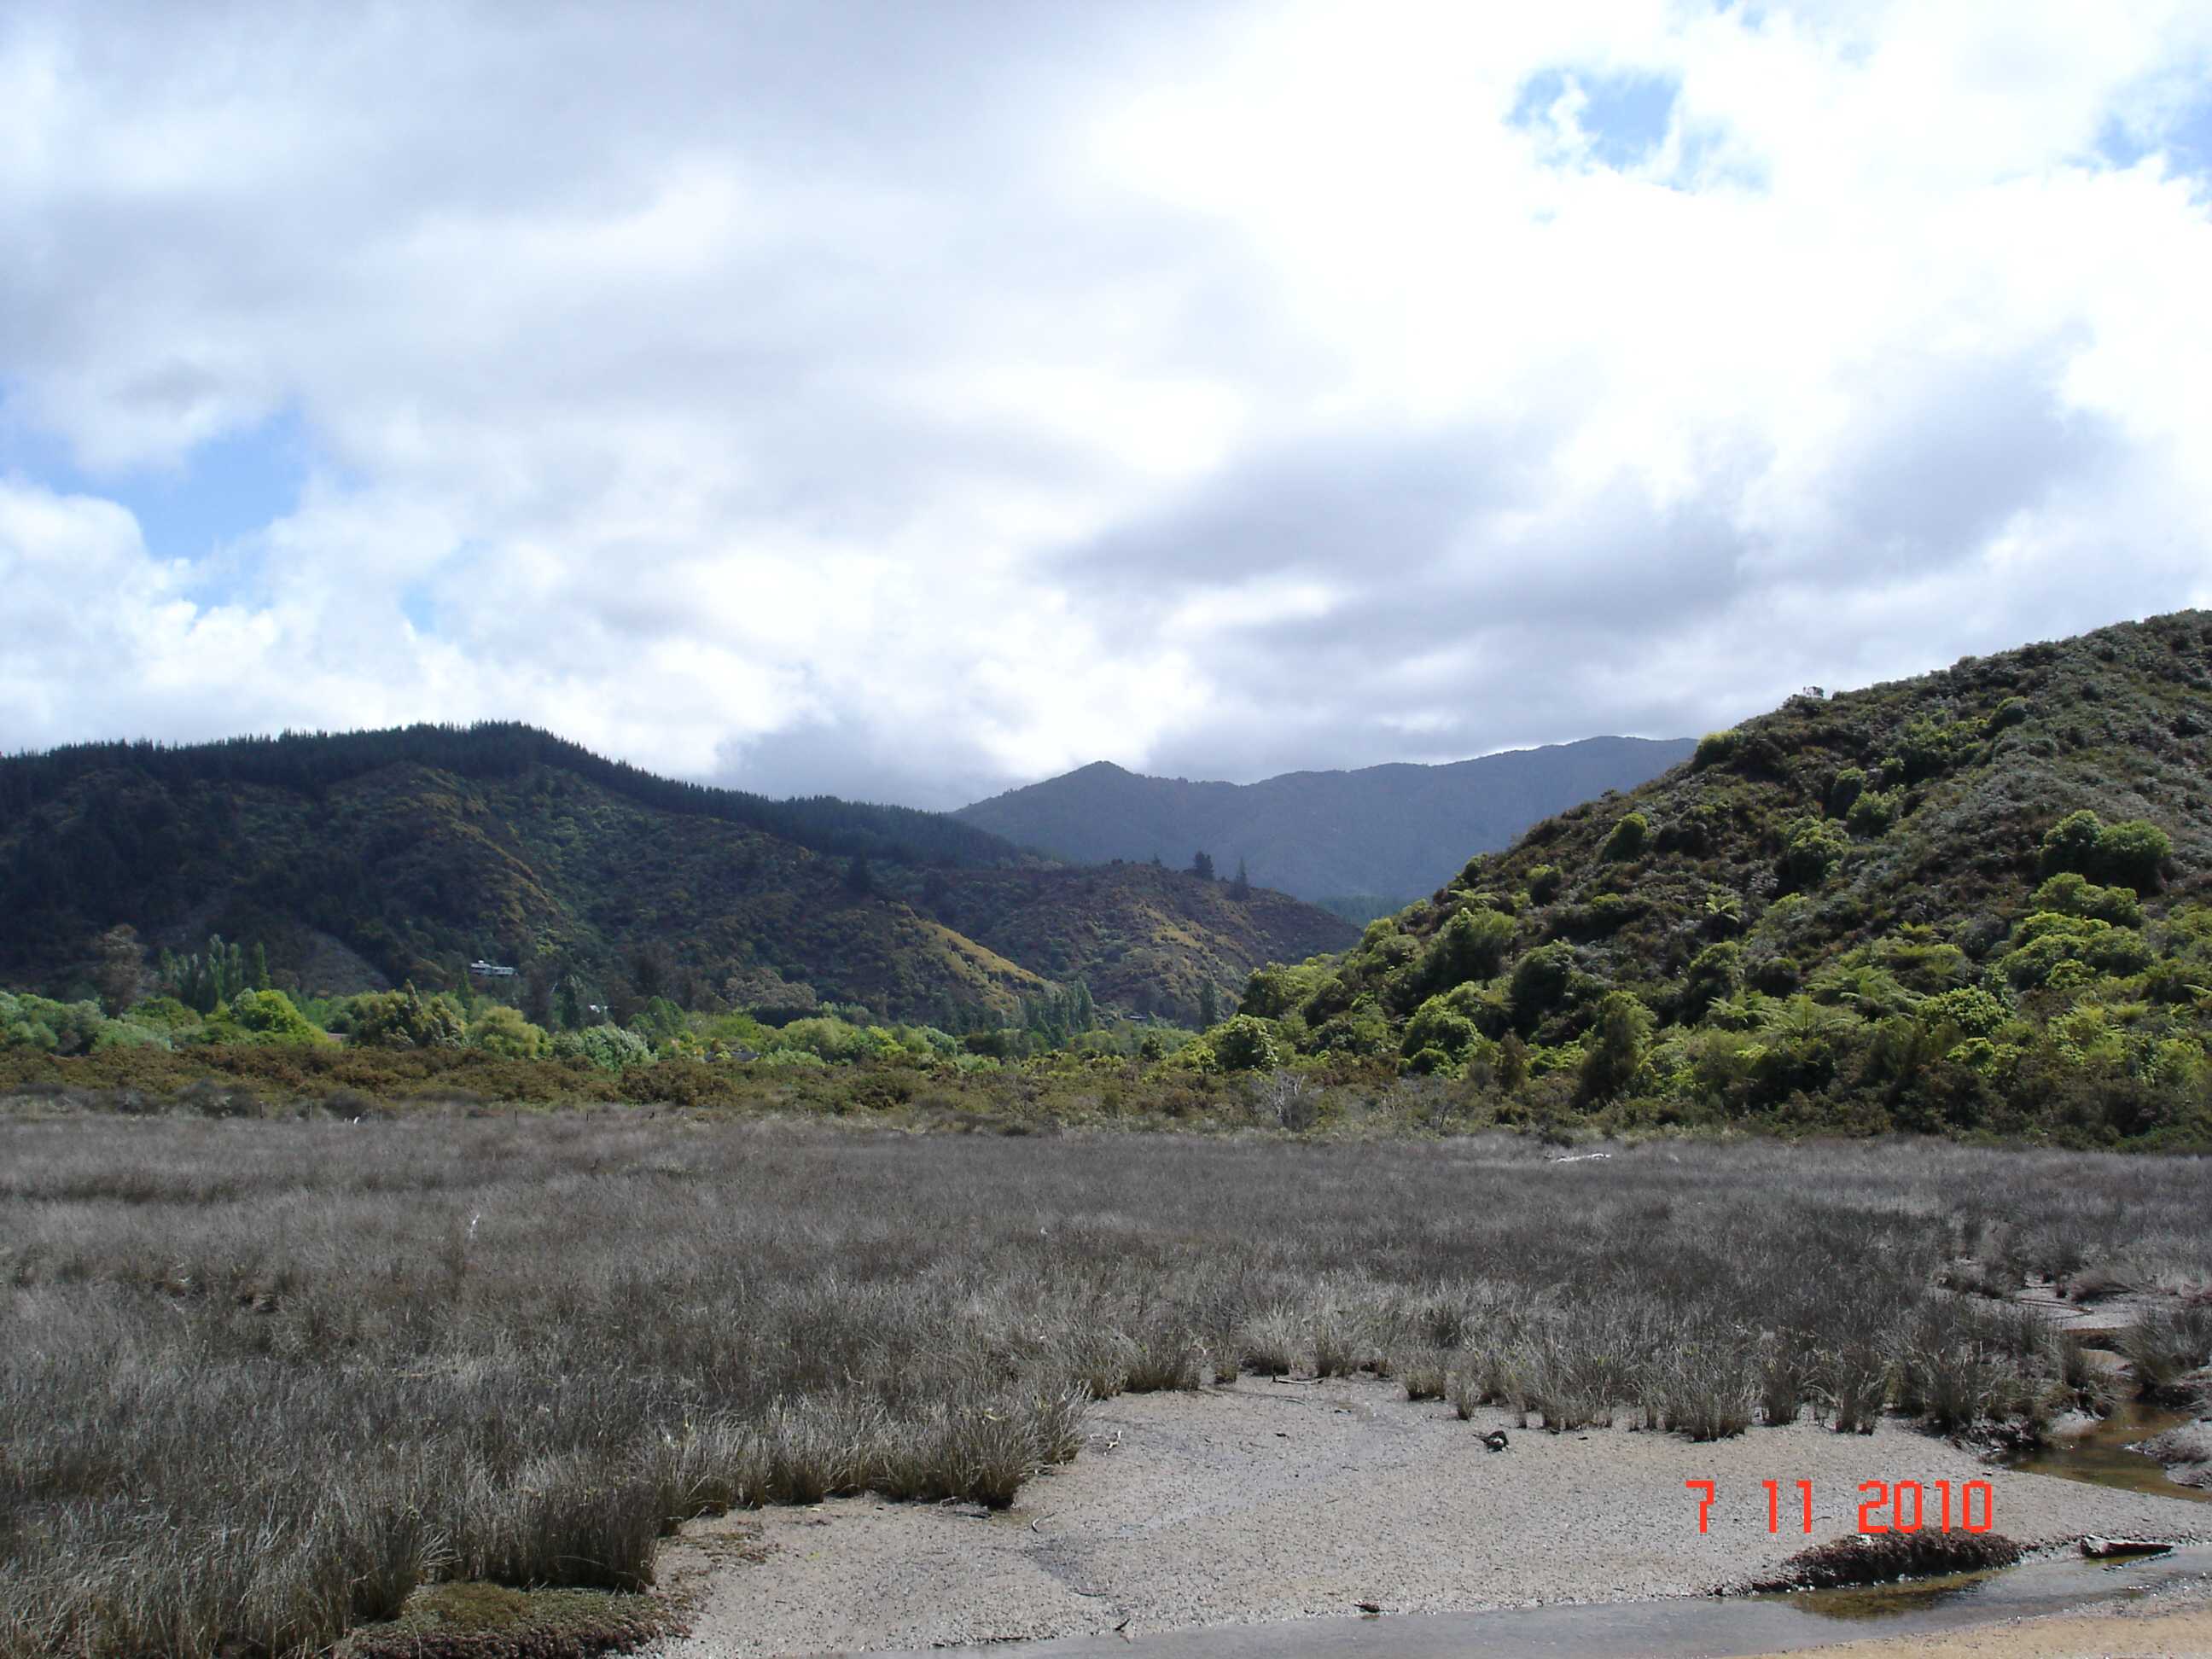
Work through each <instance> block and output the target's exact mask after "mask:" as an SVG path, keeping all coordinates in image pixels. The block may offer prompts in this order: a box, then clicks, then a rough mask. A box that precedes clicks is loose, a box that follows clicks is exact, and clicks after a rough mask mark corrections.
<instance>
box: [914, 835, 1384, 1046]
mask: <svg viewBox="0 0 2212 1659" xmlns="http://www.w3.org/2000/svg"><path fill="white" fill-rule="evenodd" d="M929 884H930V886H932V887H933V889H934V890H936V893H937V898H936V902H935V903H934V904H933V906H932V907H930V913H931V914H932V915H935V916H937V917H938V918H939V919H940V920H942V921H944V922H945V924H946V925H948V926H949V927H954V928H956V929H957V930H958V931H959V932H960V933H963V934H965V935H966V936H968V937H969V938H970V939H977V940H979V941H981V942H982V943H984V944H986V945H989V946H990V947H991V948H992V949H994V950H995V951H999V952H1000V953H1001V954H1002V955H1005V956H1007V957H1012V958H1013V959H1014V960H1016V961H1018V962H1021V963H1025V964H1027V965H1029V966H1030V967H1032V968H1034V969H1036V970H1037V971H1039V972H1041V973H1042V974H1044V975H1046V976H1047V977H1048V978H1052V979H1058V980H1061V981H1069V980H1073V979H1078V978H1080V979H1082V980H1083V981H1085V982H1086V983H1087V984H1088V985H1089V986H1090V987H1091V994H1093V995H1094V996H1095V997H1096V998H1097V1000H1098V1002H1099V1003H1100V1005H1101V1006H1105V1007H1109V1008H1118V1009H1122V1010H1125V1011H1127V1012H1134V1013H1143V1014H1152V1015H1155V1016H1158V1017H1161V1018H1168V1019H1172V1020H1175V1021H1176V1022H1178V1023H1188V1022H1190V1021H1193V1020H1195V1019H1198V1018H1200V1017H1201V1013H1202V1011H1203V1008H1204V1006H1205V1005H1204V1001H1203V999H1204V995H1205V989H1206V987H1209V986H1210V987H1212V988H1213V990H1214V992H1215V994H1216V1000H1217V1006H1219V1007H1221V1008H1224V1009H1226V1008H1230V1007H1233V1006H1235V1004H1236V1000H1237V991H1238V990H1239V989H1240V988H1241V987H1243V983H1244V980H1245V976H1246V975H1247V974H1248V973H1249V971H1250V969H1251V966H1252V964H1254V963H1264V962H1269V961H1276V960H1279V959H1281V958H1282V957H1284V956H1285V955H1286V954H1299V953H1303V952H1304V951H1311V950H1314V949H1316V948H1317V949H1321V950H1340V949H1343V948H1345V947H1346V946H1348V945H1351V944H1352V943H1353V942H1354V940H1356V939H1358V929H1357V928H1355V927H1352V925H1351V924H1350V923H1349V922H1346V921H1342V920H1341V919H1340V918H1339V917H1337V916H1334V915H1329V914H1328V913H1327V912H1326V911H1322V910H1318V909H1316V908H1315V907H1314V906H1312V905H1310V904H1304V903H1301V902H1299V901H1297V900H1296V899H1294V898H1291V897H1289V896H1287V895H1285V894H1282V893H1276V892H1270V891H1268V890H1266V889H1264V888H1259V887H1254V888H1251V889H1250V890H1249V892H1246V893H1244V894H1243V895H1241V896H1240V894H1239V892H1238V890H1237V885H1236V884H1235V883H1234V882H1229V881H1205V880H1201V879H1200V878H1198V877H1196V876H1194V875H1192V874H1190V873H1189V872H1187V871H1180V870H1165V869H1155V868H1153V867H1152V866H1150V865H1146V864H1117V865H1103V866H1092V867H1090V868H1087V869H1079V870H1067V869H1065V868H1053V869H1035V868H1031V869H996V870H962V871H956V872H951V873H950V874H949V875H946V876H944V877H937V878H933V879H932V880H931V881H930V882H929ZM1286 946H1287V947H1288V948H1287V950H1286V949H1285V947H1286Z"/></svg>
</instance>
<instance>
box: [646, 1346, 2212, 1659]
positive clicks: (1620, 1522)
mask: <svg viewBox="0 0 2212 1659" xmlns="http://www.w3.org/2000/svg"><path fill="white" fill-rule="evenodd" d="M1498 1427H1504V1428H1505V1429H1506V1431H1507V1432H1508V1433H1509V1434H1510V1437H1511V1440H1512V1443H1511V1446H1510V1448H1509V1449H1507V1450H1505V1451H1503V1452H1498V1453H1490V1452H1486V1451H1485V1450H1484V1449H1483V1448H1482V1445H1481V1443H1480V1434H1481V1433H1482V1432H1483V1431H1487V1430H1490V1429H1492V1428H1498ZM1087 1428H1088V1430H1089V1431H1090V1433H1091V1437H1092V1438H1091V1442H1090V1443H1089V1444H1088V1445H1087V1446H1086V1448H1085V1451H1084V1453H1083V1455H1081V1456H1080V1457H1079V1458H1078V1459H1077V1460H1076V1461H1075V1462H1073V1464H1070V1465H1067V1466H1066V1467H1065V1468H1060V1469H1056V1470H1054V1471H1052V1472H1050V1473H1049V1474H1046V1475H1045V1476H1043V1477H1042V1478H1041V1479H1039V1480H1036V1481H1033V1482H1032V1483H1031V1484H1030V1486H1027V1487H1026V1488H1024V1491H1023V1493H1022V1496H1021V1498H1020V1500H1019V1502H1018V1504H1016V1505H1015V1507H1014V1508H1013V1509H1012V1510H1008V1511H1004V1512H1001V1513H999V1514H987V1513H985V1512H983V1511H981V1510H976V1509H973V1508H971V1507H968V1506H956V1505H937V1506H921V1505H913V1504H890V1503H885V1502H884V1501H882V1500H879V1499H876V1498H866V1497H862V1498H847V1499H836V1500H832V1501H831V1502H829V1503H826V1504H817V1505H814V1506H811V1507H810V1508H805V1509H785V1510H768V1511H764V1512H761V1513H758V1514H750V1515H742V1516H729V1517H725V1518H722V1519H720V1520H715V1521H708V1522H695V1523H693V1524H692V1525H690V1526H689V1527H687V1528H685V1529H684V1534H683V1535H682V1536H680V1537H679V1538H678V1539H676V1540H673V1541H671V1542H670V1544H669V1545H668V1546H667V1547H666V1550H665V1556H664V1559H663V1566H662V1579H663V1582H664V1583H671V1582H673V1583H686V1582H688V1583H690V1584H692V1585H694V1586H696V1587H697V1589H699V1591H700V1594H701V1605H700V1614H699V1617H698V1620H697V1621H696V1626H695V1628H694V1630H693V1632H692V1633H691V1635H690V1637H689V1638H685V1639H684V1640H683V1641H680V1642H676V1643H671V1644H665V1646H664V1647H663V1648H662V1649H660V1650H659V1651H660V1652H661V1653H662V1654H663V1655H665V1656H666V1659H708V1656H723V1655H728V1656H739V1655H762V1654H787V1653H819V1652H825V1651H854V1650H875V1649H916V1648H928V1647H933V1646H944V1645H956V1644H974V1643H982V1642H1003V1641H1008V1640H1020V1639H1025V1638H1026V1639H1038V1638H1054V1637H1074V1636H1083V1635H1103V1634H1108V1633H1111V1632H1120V1633H1121V1635H1123V1636H1125V1637H1133V1636H1138V1635H1142V1634H1146V1633H1152V1632H1163V1631H1169V1630H1175V1629H1178V1628H1185V1627H1189V1626H1206V1625H1232V1624H1253V1623H1261V1622H1271V1621H1276V1620H1309V1619H1332V1618H1336V1619H1340V1618H1344V1617H1346V1616H1356V1615H1357V1614H1358V1613H1360V1612H1362V1611H1364V1610H1365V1607H1373V1608H1376V1609H1379V1610H1380V1611H1382V1612H1383V1613H1445V1612H1460V1611H1472V1610H1476V1609H1482V1608H1495V1607H1533V1606H1540V1605H1544V1604H1548V1603H1553V1602H1563V1601H1565V1602H1600V1601H1603V1602H1613V1601H1635V1600H1641V1599H1648V1598H1652V1597H1659V1596H1679V1595H1698V1594H1700V1593H1705V1592H1709V1591H1711V1590H1713V1589H1719V1588H1736V1589H1741V1588H1742V1587H1745V1586H1747V1585H1748V1584H1749V1583H1753V1582H1755V1581H1757V1580H1759V1579H1760V1578H1763V1577H1768V1576H1770V1575H1771V1574H1773V1573H1775V1572H1776V1571H1778V1569H1779V1567H1780V1565H1781V1563H1782V1561H1783V1559H1784V1558H1785V1557H1787V1556H1788V1555H1790V1554H1791V1553H1794V1552H1796V1550H1799V1549H1802V1548H1803V1547H1806V1546H1807V1545H1808V1544H1810V1543H1817V1542H1821V1541H1826V1540H1828V1539H1831V1538H1834V1537H1836V1536H1838V1535H1840V1534H1845V1533H1850V1532H1852V1531H1855V1530H1857V1521H1858V1504H1859V1502H1860V1495H1859V1492H1858V1487H1859V1486H1860V1483H1861V1482H1863V1481H1867V1480H1883V1481H1892V1482H1893V1481H1898V1480H1917V1481H1918V1482H1920V1483H1921V1484H1922V1486H1923V1489H1924V1491H1925V1493H1926V1497H1927V1501H1928V1503H1929V1504H1930V1505H1931V1506H1932V1505H1933V1504H1936V1502H1937V1488H1936V1486H1935V1483H1936V1481H1938V1480H1948V1481H1950V1482H1951V1483H1952V1488H1953V1491H1954V1492H1958V1491H1960V1489H1961V1488H1962V1487H1963V1486H1964V1485H1965V1483H1966V1482H1967V1481H1971V1480H1986V1481H1988V1482H1989V1485H1990V1496H1991V1501H1992V1505H1993V1510H1994V1520H1995V1528H1996V1531H1997V1532H1999V1533H2002V1534H2005V1535H2006V1536H2008V1537H2011V1538H2013V1539H2015V1540H2016V1541H2019V1542H2021V1543H2022V1544H2027V1545H2036V1544H2045V1543H2056V1542H2063V1541H2071V1540H2073V1539H2075V1538H2076V1537H2078V1536H2080V1535H2081V1534H2084V1533H2092V1532H2095V1533H2126V1534H2153V1535H2156V1536H2160V1537H2166V1538H2173V1539H2190V1540H2198V1541H2203V1540H2207V1539H2212V1506H2208V1505H2206V1504H2197V1503H2189V1502H2185V1501H2181V1500H2178V1499H2173V1498H2164V1497H2159V1496H2152V1495H2149V1494H2143V1493H2136V1492H2110V1491H2106V1490H2103V1489H2101V1488H2099V1487H2096V1486H2087V1485H2084V1484H2081V1483H2080V1482H2077V1481H2069V1480H2054V1479H2051V1478H2049V1477H2047V1476H2042V1475H2036V1474H2021V1473H2016V1472H2012V1471H2007V1470H2002V1469H1996V1468H1990V1467H1989V1466H1987V1465H1985V1464H1983V1463H1982V1462H1979V1461H1978V1460H1977V1459H1976V1458H1975V1457H1974V1456H1973V1455H1971V1454H1969V1453H1967V1452H1965V1451H1962V1450H1960V1449H1958V1448H1957V1447H1954V1446H1951V1445H1949V1444H1948V1443H1944V1442H1942V1441H1940V1440H1936V1439H1933V1438H1930V1437H1928V1436H1925V1435H1923V1434H1920V1433H1917V1432H1915V1431H1912V1430H1910V1429H1907V1428H1904V1427H1900V1426H1897V1425H1888V1424H1885V1425H1882V1426H1881V1428H1880V1429H1879V1430H1878V1431H1876V1432H1875V1433H1874V1434H1872V1435H1869V1436H1860V1435H1838V1434H1832V1433H1830V1432H1828V1431H1826V1430H1824V1429H1822V1428H1820V1427H1819V1426H1817V1425H1814V1424H1811V1423H1809V1422H1805V1423H1798V1424H1794V1425H1790V1426H1788V1427H1786V1428H1779V1429H1764V1428H1760V1429H1754V1430H1753V1431H1751V1432H1750V1433H1748V1434H1746V1435H1743V1436H1740V1437H1736V1438H1735V1439H1732V1440H1727V1441H1722V1442H1719V1443H1714V1444H1710V1445H1693V1444H1691V1443H1688V1442H1686V1441H1685V1440H1683V1439H1681V1438H1680V1437H1676V1436H1672V1435H1659V1434H1650V1433H1632V1432H1631V1431H1627V1430H1626V1429H1620V1428H1615V1429H1602V1430H1592V1431H1589V1432H1588V1433H1586V1434H1573V1433H1570V1434H1565V1435H1558V1436H1553V1435H1547V1434H1545V1433H1543V1432H1541V1431H1520V1430H1517V1429H1515V1428H1514V1427H1513V1426H1512V1424H1511V1421H1510V1418H1509V1417H1508V1416H1507V1414H1505V1413H1502V1412H1498V1411H1494V1410H1486V1411H1483V1412H1480V1413H1477V1415H1476V1418H1475V1419H1474V1422H1472V1423H1462V1422H1460V1421H1458V1420H1457V1419H1455V1417H1454V1416H1453V1414H1452V1413H1451V1411H1450V1410H1449V1407H1444V1406H1442V1405H1439V1404H1437V1403H1436V1402H1433V1401H1425V1402H1422V1403H1419V1404H1413V1403H1409V1402H1407V1401H1406V1400H1405V1399H1404V1397H1403V1395H1402V1391H1401V1390H1400V1389H1398V1388H1397V1386H1396V1385H1395V1384H1394V1383H1379V1382H1376V1381H1373V1380H1370V1379H1332V1380H1330V1381H1328V1382H1326V1383H1318V1384H1315V1383H1305V1384H1294V1385H1284V1384H1278V1383H1269V1382H1267V1381H1266V1380H1264V1379H1253V1378H1246V1379H1244V1380H1243V1381H1242V1382H1240V1383H1237V1385H1236V1386H1235V1387H1233V1388H1230V1389H1214V1390H1209V1391H1207V1392H1206V1393H1203V1394H1196V1395H1190V1394H1174V1395H1124V1396H1121V1398H1118V1399H1115V1400H1111V1401H1105V1402H1103V1403H1102V1404H1100V1405H1098V1406H1097V1407H1093V1408H1092V1410H1091V1415H1090V1418H1089V1419H1088V1422H1087ZM1686 1480H1711V1481H1713V1482H1714V1483H1715V1485H1716V1488H1717V1497H1716V1499H1715V1501H1714V1503H1713V1505H1712V1508H1711V1513H1710V1516H1709V1517H1708V1520H1707V1530H1706V1531H1705V1532H1703V1533H1700V1532H1699V1528H1698V1508H1699V1500H1698V1497H1697V1496H1696V1495H1695V1494H1694V1493H1693V1492H1691V1491H1690V1490H1689V1489H1687V1488H1686V1487H1685V1486H1684V1484H1683V1483H1684V1482H1685V1481H1686ZM1763 1480H1775V1481H1777V1482H1778V1483H1779V1484H1780V1486H1781V1488H1782V1492H1781V1509H1782V1514H1781V1524H1782V1530H1781V1531H1779V1532H1778V1533H1770V1532H1769V1531H1768V1529H1767V1498H1766V1494H1765V1490H1764V1489H1763V1487H1762V1486H1761V1482H1762V1481H1763ZM1799 1480H1810V1481H1811V1482H1812V1483H1813V1488H1814V1528H1813V1533H1812V1535H1811V1536H1810V1537H1808V1536H1806V1535H1805V1534H1804V1533H1803V1532H1802V1530H1801V1529H1800V1524H1799V1523H1800V1522H1801V1519H1802V1516H1801V1515H1800V1514H1799V1513H1798V1511H1797V1510H1796V1503H1797V1498H1796V1482H1797V1481H1799ZM1977 1518H1978V1516H1977ZM1934 1519H1935V1516H1934V1514H1933V1512H1932V1509H1931V1512H1930V1514H1929V1520H1930V1522H1933V1520H1934ZM1363 1604H1364V1607H1363ZM1838 1634H1839V1636H1844V1635H1849V1634H1850V1632H1839V1633H1838ZM2176 1639H2179V1638H2178V1637H2177V1638H2176ZM2192 1639H2193V1638H2192ZM2172 1650H2173V1649H2171V1648H2168V1649H2165V1651H2172ZM1871 1651H1881V1649H1879V1648H1876V1649H1874V1650H1871ZM1960 1651H1962V1652H1972V1651H1980V1650H1974V1649H1961V1650H1960ZM1989 1651H1991V1652H1999V1651H2008V1650H2001V1649H1992V1650H1989ZM2022 1651H2037V1650H2033V1649H2029V1650H2022ZM2182 1651H2186V1649H2183V1650H2182Z"/></svg>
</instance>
